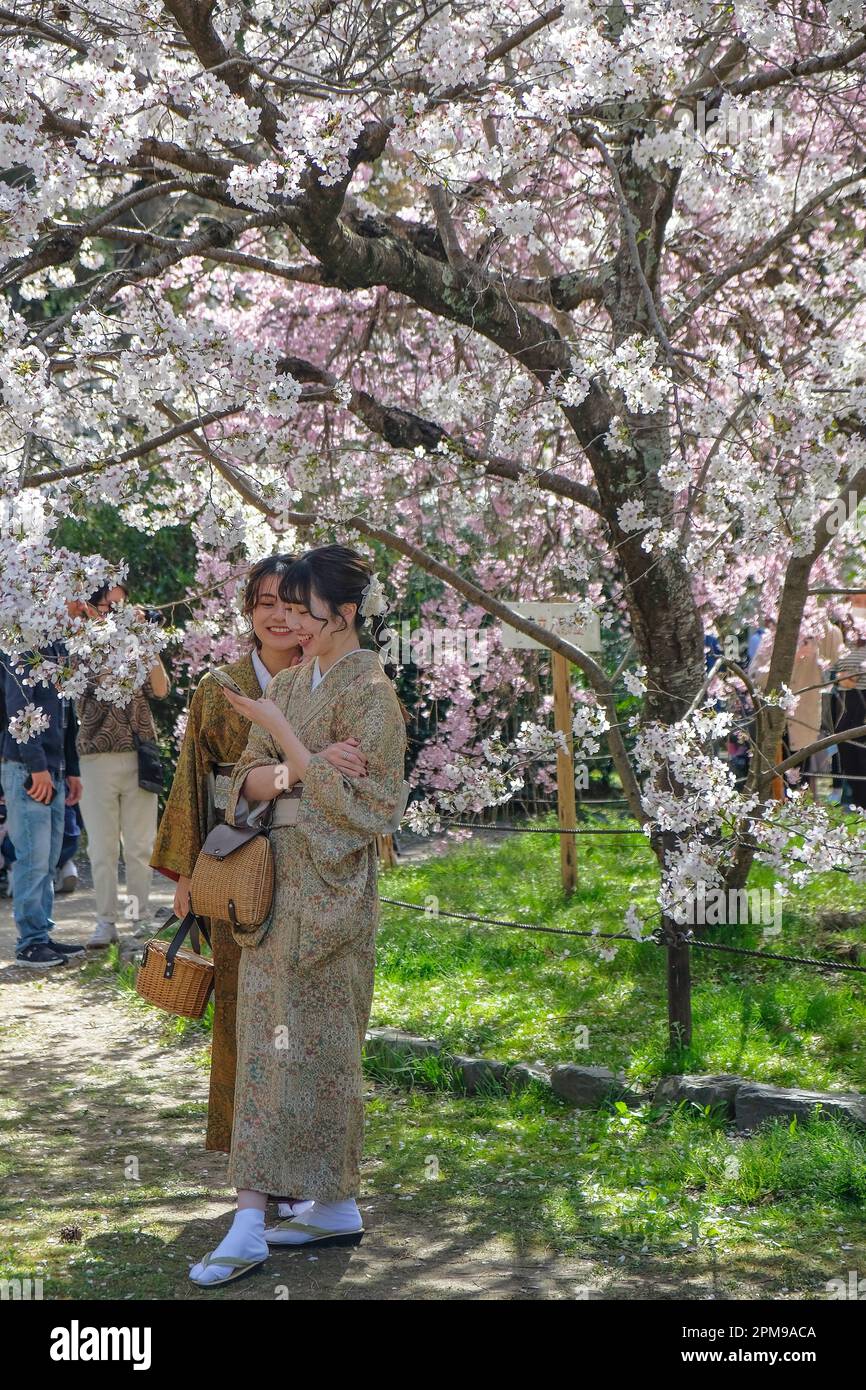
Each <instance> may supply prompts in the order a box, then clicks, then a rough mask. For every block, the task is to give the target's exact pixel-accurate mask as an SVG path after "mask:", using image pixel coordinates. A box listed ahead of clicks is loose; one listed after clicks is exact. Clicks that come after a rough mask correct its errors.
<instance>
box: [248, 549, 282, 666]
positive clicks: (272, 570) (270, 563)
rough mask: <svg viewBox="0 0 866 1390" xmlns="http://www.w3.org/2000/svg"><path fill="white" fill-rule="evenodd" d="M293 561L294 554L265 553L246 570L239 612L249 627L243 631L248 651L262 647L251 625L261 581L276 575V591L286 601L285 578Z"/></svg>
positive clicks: (259, 649)
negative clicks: (263, 556)
mask: <svg viewBox="0 0 866 1390" xmlns="http://www.w3.org/2000/svg"><path fill="white" fill-rule="evenodd" d="M294 563H295V557H294V555H266V556H265V558H264V559H263V560H257V561H256V563H255V564H254V565H253V566H252V567H251V569H250V570H249V571H248V572H247V577H246V582H245V584H244V594H243V600H242V603H241V612H242V613H243V615H244V617H245V618H246V620H247V622H248V623H249V628H248V630H247V632H245V633H244V636H245V638H246V639H247V641H248V643H249V648H250V651H252V650H253V648H254V647H255V648H256V649H257V650H258V651H261V649H262V644H261V642H260V641H259V639H258V637H257V636H256V633H255V629H254V627H253V609H254V608H255V606H256V604H257V603H258V599H259V591H260V589H261V587H262V582H263V581H264V580H265V579H269V578H270V577H271V575H273V574H275V575H277V578H278V584H277V593H278V595H279V597H280V598H281V599H282V600H283V602H284V603H288V602H289V596H288V593H287V590H286V579H287V577H288V574H289V571H290V570H291V568H292V565H293V564H294Z"/></svg>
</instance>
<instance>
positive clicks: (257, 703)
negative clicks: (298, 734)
mask: <svg viewBox="0 0 866 1390" xmlns="http://www.w3.org/2000/svg"><path fill="white" fill-rule="evenodd" d="M220 690H221V691H222V693H223V694H224V695H225V697H226V699H227V700H228V702H229V704H230V705H231V707H232V709H233V710H237V712H238V714H242V715H243V716H244V718H245V719H248V720H249V721H250V723H251V724H259V725H260V726H261V728H263V729H264V730H265V731H266V732H267V733H269V734H270V735H271V736H272V737H273V738H275V739H279V738H280V736H281V735H282V734H284V733H285V732H286V729H291V725H290V724H289V721H288V719H287V718H286V716H285V715H284V714H283V711H282V710H281V709H280V707H279V705H278V704H277V702H276V700H265V699H261V700H251V699H250V697H249V695H236V694H235V692H234V691H233V690H229V689H228V687H227V686H225V685H221V686H220Z"/></svg>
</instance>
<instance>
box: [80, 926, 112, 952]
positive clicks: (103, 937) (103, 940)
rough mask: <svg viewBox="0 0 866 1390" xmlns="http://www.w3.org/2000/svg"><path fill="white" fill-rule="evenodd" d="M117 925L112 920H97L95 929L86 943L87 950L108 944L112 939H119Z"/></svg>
mask: <svg viewBox="0 0 866 1390" xmlns="http://www.w3.org/2000/svg"><path fill="white" fill-rule="evenodd" d="M119 940H120V938H119V936H118V935H117V927H116V926H115V925H114V923H113V922H97V924H96V930H95V931H94V933H93V935H92V937H91V938H90V940H89V941H88V943H87V948H88V950H96V949H97V948H98V947H100V946H110V945H111V943H112V942H113V941H119Z"/></svg>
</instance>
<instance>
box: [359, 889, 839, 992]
mask: <svg viewBox="0 0 866 1390" xmlns="http://www.w3.org/2000/svg"><path fill="white" fill-rule="evenodd" d="M379 901H380V902H381V903H387V904H388V905H389V906H390V907H399V908H404V909H406V910H408V911H410V912H423V913H424V915H425V916H426V917H437V918H438V917H451V918H453V919H455V920H456V921H460V922H475V923H479V924H481V925H483V926H490V927H509V928H511V929H512V930H514V931H528V932H540V933H543V934H544V935H550V936H580V937H590V938H592V939H593V940H594V941H602V940H603V941H631V942H633V943H634V944H635V945H636V946H644V945H654V946H667V945H669V944H671V943H669V942H668V941H666V940H665V938H664V937H663V936H662V935H661V934H660V933H658V932H653V934H652V935H651V936H647V937H644V939H643V940H642V941H638V940H637V938H636V937H634V936H632V935H631V933H630V932H602V931H581V930H579V929H578V928H577V927H545V926H542V925H541V924H540V923H538V922H511V921H508V920H507V919H505V918H503V917H482V916H479V915H478V914H477V913H475V912H455V911H453V910H452V909H445V908H441V907H438V906H437V907H436V908H435V909H434V908H430V907H426V906H423V905H422V904H421V903H410V902H406V901H404V900H403V899H402V898H382V897H380V899H379ZM676 944H677V945H683V946H690V947H700V948H701V949H704V950H710V951H726V952H729V953H730V954H732V955H738V956H754V957H757V958H758V959H759V960H775V961H783V962H786V963H789V964H791V965H805V966H809V967H811V968H812V969H814V970H837V971H840V972H842V973H846V974H848V973H850V974H857V975H866V965H852V964H851V963H850V962H848V961H839V960H827V959H826V957H819V956H790V955H781V954H778V953H776V952H773V951H757V950H753V949H749V948H748V947H746V946H727V945H724V944H722V943H721V942H718V941H702V940H700V939H699V938H694V937H686V936H684V935H680V936H679V939H678V941H677V942H676Z"/></svg>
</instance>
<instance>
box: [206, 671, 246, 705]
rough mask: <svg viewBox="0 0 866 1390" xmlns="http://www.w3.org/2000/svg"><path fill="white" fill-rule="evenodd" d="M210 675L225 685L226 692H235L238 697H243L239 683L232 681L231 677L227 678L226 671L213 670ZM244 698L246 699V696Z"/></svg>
mask: <svg viewBox="0 0 866 1390" xmlns="http://www.w3.org/2000/svg"><path fill="white" fill-rule="evenodd" d="M210 674H211V675H212V676H213V678H214V680H215V681H218V683H219V684H220V685H224V686H225V688H226V690H233V691H234V693H235V694H236V695H243V693H244V692H243V691H242V690H241V688H240V686H239V685H238V683H237V681H235V680H232V678H231V676H227V675H226V673H225V671H216V670H212V671H211V673H210ZM244 698H245V699H246V696H244Z"/></svg>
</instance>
